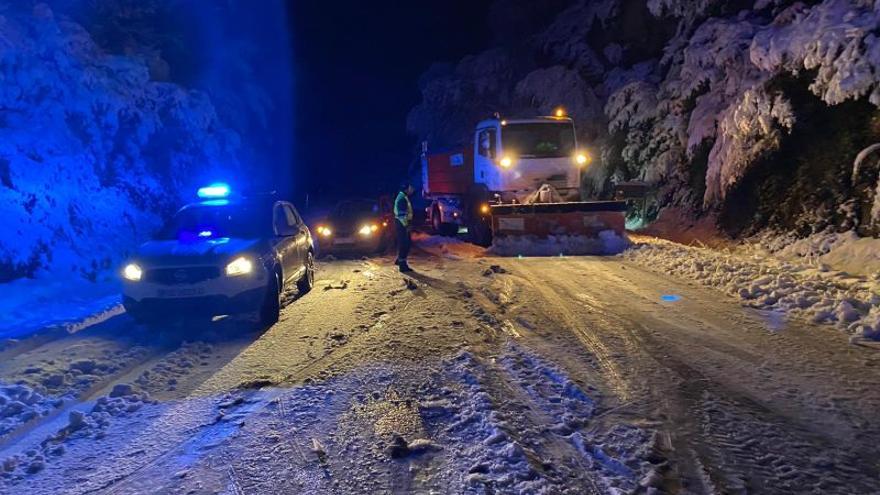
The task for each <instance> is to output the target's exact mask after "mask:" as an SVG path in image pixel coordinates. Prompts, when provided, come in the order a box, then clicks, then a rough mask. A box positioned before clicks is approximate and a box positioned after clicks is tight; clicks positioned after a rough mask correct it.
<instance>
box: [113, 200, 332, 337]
mask: <svg viewBox="0 0 880 495" xmlns="http://www.w3.org/2000/svg"><path fill="white" fill-rule="evenodd" d="M203 189H204V188H203ZM223 191H224V189H223V188H222V187H219V188H215V189H213V190H209V191H208V193H206V195H207V197H209V198H210V197H211V195H214V194H216V195H223V194H222V193H223ZM225 191H226V192H227V193H228V189H225ZM314 253H315V249H314V243H313V241H312V236H311V232H310V231H309V229H308V227H306V225H305V223H303V221H302V218H301V217H300V215H299V213H298V212H297V210H296V208H294V206H293V205H292V204H290V203H288V202H286V201H280V200H277V199H275V198H273V197H268V196H267V197H251V198H238V199H232V198H224V199H206V200H205V201H201V202H198V203H194V204H190V205H187V206H185V207H183V208H182V209H180V210H179V211H178V212H177V213H176V214H175V215H174V217H173V218H171V219H170V220H169V221H168V222H167V223H166V224H165V226H164V227H163V228H162V229H161V231H160V232H159V233H158V235H157V236H156V237H155V239H153V240H152V241H149V242H147V243H145V244H143V245H142V246H140V248H139V249H138V250H137V252H136V253H135V255H134V256H133V257H132V258H131V259H130V260H129V262H128V263H127V264H126V265H125V267H124V268H123V271H122V278H123V305H124V306H125V309H126V311H127V312H128V313H129V314H130V315H131V316H132V317H134V318H135V320H137V321H140V322H145V323H152V322H156V321H157V320H162V321H164V320H168V319H179V318H184V317H213V316H218V315H235V314H242V313H251V314H254V313H255V314H256V315H257V316H258V318H259V321H260V323H261V324H263V325H265V326H269V325H272V324H273V323H275V322H277V321H278V318H279V312H280V310H281V296H282V293H283V292H284V291H285V289H286V288H288V287H292V286H296V287H297V288H298V289H299V291H300V292H301V293H305V292H308V290H309V289H311V287H312V285H313V283H314V279H315V261H314Z"/></svg>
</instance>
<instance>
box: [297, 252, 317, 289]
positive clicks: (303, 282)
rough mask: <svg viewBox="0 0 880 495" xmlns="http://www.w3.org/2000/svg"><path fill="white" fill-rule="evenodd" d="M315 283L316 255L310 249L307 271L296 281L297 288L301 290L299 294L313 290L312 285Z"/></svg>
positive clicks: (307, 258)
mask: <svg viewBox="0 0 880 495" xmlns="http://www.w3.org/2000/svg"><path fill="white" fill-rule="evenodd" d="M314 285H315V256H314V255H313V254H312V252H311V251H309V254H308V255H306V272H305V273H303V276H302V278H301V279H299V280H298V281H297V282H296V288H297V289H298V290H299V294H300V295H303V294H305V293H307V292H308V291H310V290H312V287H313V286H314Z"/></svg>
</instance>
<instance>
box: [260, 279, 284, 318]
mask: <svg viewBox="0 0 880 495" xmlns="http://www.w3.org/2000/svg"><path fill="white" fill-rule="evenodd" d="M280 317H281V280H280V279H279V278H278V274H277V273H273V274H272V276H271V277H270V279H269V283H268V284H266V295H265V297H264V298H263V305H262V306H261V307H260V326H262V327H263V328H269V327H271V326H272V325H274V324H276V323H278V319H279V318H280Z"/></svg>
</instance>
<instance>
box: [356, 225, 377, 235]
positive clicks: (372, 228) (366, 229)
mask: <svg viewBox="0 0 880 495" xmlns="http://www.w3.org/2000/svg"><path fill="white" fill-rule="evenodd" d="M377 230H379V226H378V225H376V224H367V225H364V226H363V227H361V230H359V231H358V232H359V233H360V234H361V235H370V234H372V233H373V232H376V231H377Z"/></svg>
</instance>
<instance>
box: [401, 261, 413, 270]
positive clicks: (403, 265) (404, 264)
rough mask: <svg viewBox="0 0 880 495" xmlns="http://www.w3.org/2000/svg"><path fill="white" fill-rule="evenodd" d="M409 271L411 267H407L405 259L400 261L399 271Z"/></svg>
mask: <svg viewBox="0 0 880 495" xmlns="http://www.w3.org/2000/svg"><path fill="white" fill-rule="evenodd" d="M411 271H413V269H412V268H410V267H409V265H408V264H407V263H406V261H404V262H402V263H400V273H408V272H411Z"/></svg>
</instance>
